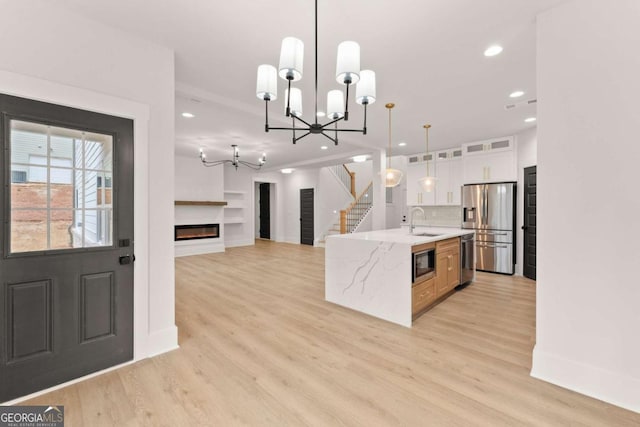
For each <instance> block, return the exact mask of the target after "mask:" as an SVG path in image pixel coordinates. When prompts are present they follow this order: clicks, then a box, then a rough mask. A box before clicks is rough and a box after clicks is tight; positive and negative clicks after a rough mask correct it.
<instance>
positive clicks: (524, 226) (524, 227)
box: [521, 225, 529, 230]
mask: <svg viewBox="0 0 640 427" xmlns="http://www.w3.org/2000/svg"><path fill="white" fill-rule="evenodd" d="M521 228H522V229H523V230H526V229H528V228H529V227H528V226H526V225H523V226H522V227H521Z"/></svg>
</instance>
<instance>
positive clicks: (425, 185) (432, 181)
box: [418, 124, 436, 193]
mask: <svg viewBox="0 0 640 427" xmlns="http://www.w3.org/2000/svg"><path fill="white" fill-rule="evenodd" d="M430 127H431V125H430V124H426V125H424V126H423V128H424V129H425V131H426V132H427V134H426V152H425V153H426V154H427V155H429V128H430ZM426 164H427V175H426V176H424V177H422V178H420V179H419V180H418V184H420V186H421V187H422V189H423V190H424V191H425V192H427V193H431V191H433V187H434V186H435V185H436V177H434V176H431V175H430V174H429V160H427V161H426Z"/></svg>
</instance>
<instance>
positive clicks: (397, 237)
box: [328, 226, 473, 246]
mask: <svg viewBox="0 0 640 427" xmlns="http://www.w3.org/2000/svg"><path fill="white" fill-rule="evenodd" d="M420 233H429V234H437V236H419V235H418V234H420ZM465 234H473V230H467V229H462V228H448V227H424V226H416V228H415V230H414V232H413V234H409V229H408V227H406V226H405V227H401V228H392V229H389V230H376V231H365V232H361V233H348V234H334V235H332V236H329V237H328V239H349V240H370V241H375V242H388V243H404V244H409V245H412V246H413V245H421V244H423V243H429V242H436V241H438V240H445V239H451V238H453V237H459V236H463V235H465Z"/></svg>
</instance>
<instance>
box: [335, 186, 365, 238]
mask: <svg viewBox="0 0 640 427" xmlns="http://www.w3.org/2000/svg"><path fill="white" fill-rule="evenodd" d="M372 205H373V181H371V182H370V183H369V185H368V186H367V188H365V189H364V191H363V192H362V194H360V196H358V197H357V198H356V200H354V202H353V203H351V204H350V205H349V207H347V209H344V210H341V211H340V234H346V233H353V231H354V230H355V229H356V227H358V225H359V224H360V222H362V220H363V218H364V216H365V215H366V214H367V212H369V210H370V209H371V206H372Z"/></svg>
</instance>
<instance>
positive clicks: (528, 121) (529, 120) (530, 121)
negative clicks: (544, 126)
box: [524, 117, 537, 123]
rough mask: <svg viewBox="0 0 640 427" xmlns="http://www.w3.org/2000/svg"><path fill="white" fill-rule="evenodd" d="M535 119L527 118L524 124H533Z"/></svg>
mask: <svg viewBox="0 0 640 427" xmlns="http://www.w3.org/2000/svg"><path fill="white" fill-rule="evenodd" d="M536 120H537V119H536V118H535V117H527V118H526V119H524V122H525V123H533V122H535V121H536Z"/></svg>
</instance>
